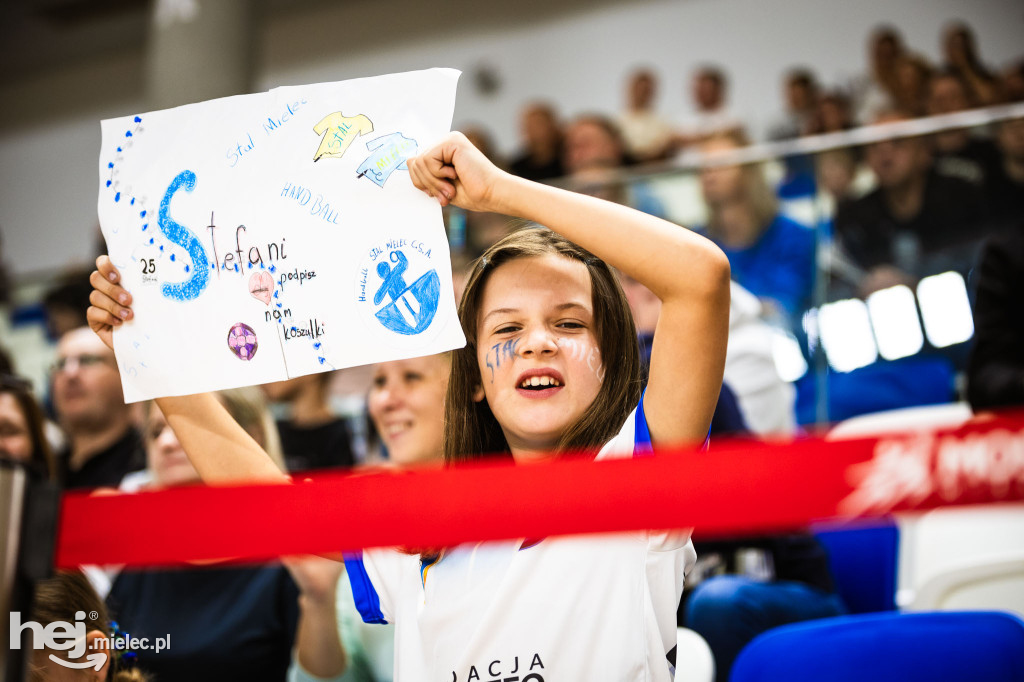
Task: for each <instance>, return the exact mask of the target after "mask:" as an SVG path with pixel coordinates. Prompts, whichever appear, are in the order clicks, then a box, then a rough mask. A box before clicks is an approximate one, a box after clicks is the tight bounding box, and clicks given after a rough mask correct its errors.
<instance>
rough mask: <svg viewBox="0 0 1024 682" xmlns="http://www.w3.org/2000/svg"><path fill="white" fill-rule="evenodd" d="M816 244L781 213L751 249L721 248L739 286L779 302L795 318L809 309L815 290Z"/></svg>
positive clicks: (803, 228)
mask: <svg viewBox="0 0 1024 682" xmlns="http://www.w3.org/2000/svg"><path fill="white" fill-rule="evenodd" d="M716 243H718V242H716ZM814 244H815V238H814V232H813V231H811V230H809V229H808V228H806V227H804V226H803V225H801V224H800V223H797V222H795V221H793V220H790V219H789V218H787V217H786V216H784V215H781V214H779V215H776V216H775V219H774V220H772V222H771V224H770V225H769V226H768V227H767V229H765V231H764V232H763V233H761V236H760V237H759V238H758V239H757V241H756V242H754V243H753V244H751V245H750V246H747V247H745V248H741V249H736V248H730V247H728V246H725V245H723V244H721V243H718V246H719V247H720V248H721V249H722V251H724V252H725V255H726V256H727V257H728V258H729V265H730V267H731V268H732V278H733V280H735V281H736V283H737V284H739V285H740V286H742V287H743V288H744V289H746V290H747V291H749V292H750V293H752V294H754V295H755V296H757V297H758V298H768V299H771V300H773V301H776V302H777V303H778V304H779V306H780V307H781V308H782V310H783V311H784V312H785V313H786V314H787V315H789V316H790V317H793V316H795V315H796V314H798V313H799V312H800V311H801V310H803V309H804V307H806V306H807V304H808V303H809V302H810V300H811V294H812V292H813V290H814V250H815V246H814Z"/></svg>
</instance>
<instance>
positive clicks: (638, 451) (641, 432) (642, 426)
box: [633, 389, 652, 457]
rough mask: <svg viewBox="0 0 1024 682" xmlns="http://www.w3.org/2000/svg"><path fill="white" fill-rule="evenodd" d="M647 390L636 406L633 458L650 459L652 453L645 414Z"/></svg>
mask: <svg viewBox="0 0 1024 682" xmlns="http://www.w3.org/2000/svg"><path fill="white" fill-rule="evenodd" d="M645 395H647V389H644V392H643V393H641V394H640V402H639V403H638V404H637V406H636V423H635V424H634V425H633V456H634V457H649V456H650V455H651V454H652V451H651V432H650V430H649V429H648V428H647V416H646V415H645V414H644V396H645Z"/></svg>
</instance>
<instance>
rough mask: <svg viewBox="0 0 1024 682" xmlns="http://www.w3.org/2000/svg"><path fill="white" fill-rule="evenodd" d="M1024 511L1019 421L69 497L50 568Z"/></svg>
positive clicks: (1023, 435)
mask: <svg viewBox="0 0 1024 682" xmlns="http://www.w3.org/2000/svg"><path fill="white" fill-rule="evenodd" d="M1007 501H1024V418H1022V417H1021V415H1012V416H1011V415H1006V416H1000V417H996V418H992V419H987V420H976V421H974V422H972V423H970V424H968V425H966V426H963V427H961V428H958V429H947V430H938V431H928V432H917V433H913V434H908V435H902V436H885V437H881V438H869V439H858V440H845V441H832V442H829V441H827V440H823V439H804V440H796V441H792V442H786V443H761V442H746V441H730V442H727V443H715V444H713V445H712V447H711V449H710V450H708V451H707V452H691V451H686V452H664V451H663V452H658V453H656V455H655V456H654V457H647V458H638V459H623V460H611V461H601V462H593V461H589V460H586V459H575V458H574V459H563V460H559V461H553V462H550V463H545V464H537V465H531V466H516V465H513V464H510V463H482V464H474V465H465V466H459V467H455V468H448V469H443V470H421V471H411V472H393V471H388V472H375V473H369V474H367V473H354V474H338V473H322V474H319V475H316V476H314V477H313V478H311V479H310V480H305V481H303V482H297V483H293V484H285V485H258V486H256V485H251V486H238V487H187V488H176V489H169V490H163V491H157V492H143V493H136V494H124V495H112V496H95V495H93V496H90V495H87V494H82V493H69V494H68V495H66V496H65V498H64V502H63V505H62V510H61V520H60V529H59V534H58V543H57V564H58V566H60V567H71V566H75V565H78V564H127V565H133V566H154V565H171V564H180V563H182V562H185V561H197V560H208V559H220V558H225V557H232V558H235V559H237V560H239V561H247V560H254V561H260V560H267V559H271V558H274V557H278V556H283V555H293V554H324V553H331V552H337V551H341V550H353V549H359V548H364V547H377V546H395V545H397V546H410V547H443V546H451V545H455V544H459V543H463V542H474V541H480V540H491V539H502V538H518V537H545V536H551V535H566V534H575V533H596V532H612V531H628V530H638V529H652V530H660V529H670V528H686V527H694V528H697V529H699V531H700V534H701V536H702V537H710V536H714V535H719V536H720V535H733V534H751V533H765V532H771V531H775V530H782V529H791V528H799V527H802V526H805V525H806V524H808V523H809V522H812V521H821V520H826V519H849V518H856V517H871V516H878V515H883V514H887V513H889V512H893V511H907V510H923V509H928V508H931V507H936V506H941V505H948V504H972V503H985V502H1007Z"/></svg>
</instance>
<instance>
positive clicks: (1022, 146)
mask: <svg viewBox="0 0 1024 682" xmlns="http://www.w3.org/2000/svg"><path fill="white" fill-rule="evenodd" d="M996 144H997V145H998V148H999V153H1000V159H999V166H998V167H997V169H996V172H995V173H993V175H992V178H991V182H990V183H989V186H988V190H989V191H988V197H989V202H990V205H991V207H992V212H993V216H994V218H995V220H996V221H997V222H999V223H1000V224H1002V223H1005V222H1006V221H1008V220H1009V221H1011V222H1013V221H1016V220H1018V219H1020V217H1021V216H1024V118H1015V119H1010V120H1007V121H1001V122H999V123H998V124H997V126H996Z"/></svg>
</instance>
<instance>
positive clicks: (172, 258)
mask: <svg viewBox="0 0 1024 682" xmlns="http://www.w3.org/2000/svg"><path fill="white" fill-rule="evenodd" d="M171 260H172V261H173V260H174V254H173V253H172V254H171Z"/></svg>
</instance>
